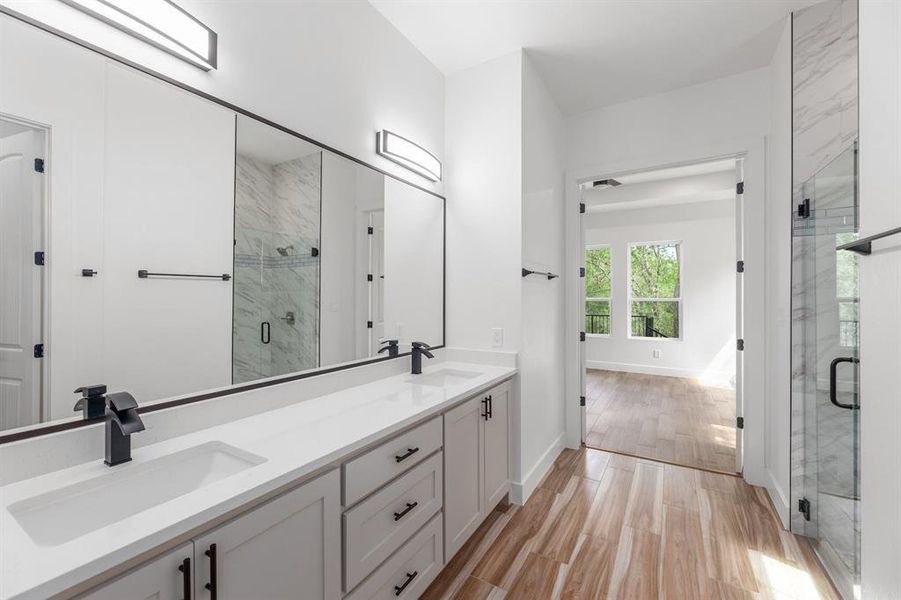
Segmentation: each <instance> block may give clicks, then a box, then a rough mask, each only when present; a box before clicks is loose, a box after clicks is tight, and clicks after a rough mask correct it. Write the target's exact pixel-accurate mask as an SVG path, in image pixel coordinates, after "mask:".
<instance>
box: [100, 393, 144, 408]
mask: <svg viewBox="0 0 901 600" xmlns="http://www.w3.org/2000/svg"><path fill="white" fill-rule="evenodd" d="M106 399H107V401H108V402H109V407H110V408H111V409H113V412H116V413H121V412H125V411H126V410H131V409H134V408H137V407H138V401H137V400H135V397H134V396H132V395H131V394H129V393H128V392H116V393H115V394H110V395H109V396H107V397H106Z"/></svg>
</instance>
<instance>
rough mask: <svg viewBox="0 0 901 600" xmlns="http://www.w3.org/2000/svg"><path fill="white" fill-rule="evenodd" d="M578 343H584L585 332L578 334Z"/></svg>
mask: <svg viewBox="0 0 901 600" xmlns="http://www.w3.org/2000/svg"><path fill="white" fill-rule="evenodd" d="M579 341H580V342H584V341H585V332H584V331H580V332H579Z"/></svg>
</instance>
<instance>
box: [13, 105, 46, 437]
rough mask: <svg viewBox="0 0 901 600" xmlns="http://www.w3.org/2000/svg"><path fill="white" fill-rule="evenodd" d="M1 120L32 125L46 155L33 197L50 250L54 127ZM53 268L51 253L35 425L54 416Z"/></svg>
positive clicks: (43, 271) (43, 279) (16, 119)
mask: <svg viewBox="0 0 901 600" xmlns="http://www.w3.org/2000/svg"><path fill="white" fill-rule="evenodd" d="M0 121H7V122H9V123H14V124H16V125H20V126H22V127H27V128H28V129H31V130H32V132H33V133H34V135H35V140H36V148H35V156H36V157H43V159H44V172H43V173H41V174H40V175H41V176H40V177H39V178H35V179H34V181H35V184H34V186H33V191H32V196H33V199H35V200H37V201H38V203H39V206H40V217H39V218H40V219H41V226H40V233H41V237H42V244H41V245H42V246H43V251H44V252H45V253H46V254H50V214H51V213H50V169H51V168H52V161H51V157H50V127H49V126H48V125H45V124H43V123H38V122H36V121H31V120H29V119H25V118H22V117H17V116H15V115H11V114H9V113H5V112H0ZM38 182H39V184H38ZM52 268H53V261H52V256H50V258H49V259H48V260H47V261H46V263H45V264H44V266H43V267H42V268H41V270H40V277H39V281H40V292H39V293H40V303H41V308H40V311H39V314H40V322H39V324H38V334H39V337H40V340H41V343H43V344H44V348H45V350H44V357H43V358H41V359H35V360H40V361H41V362H40V364H39V365H38V367H39V368H38V371H39V373H40V374H39V376H38V379H37V382H38V419H39V420H38V422H37V423H35V425H39V424H41V423H44V422H45V421H47V420H48V419H50V417H51V415H50V404H51V403H50V399H51V397H52V396H51V390H50V361H51V355H50V354H51V352H50V351H51V350H52V346H51V343H50V342H51V340H50V305H49V302H47V298H49V297H50V291H51V290H50V282H51V281H52V278H51V276H50V274H51V271H50V270H51V269H52Z"/></svg>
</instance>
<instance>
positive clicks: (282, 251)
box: [275, 244, 294, 256]
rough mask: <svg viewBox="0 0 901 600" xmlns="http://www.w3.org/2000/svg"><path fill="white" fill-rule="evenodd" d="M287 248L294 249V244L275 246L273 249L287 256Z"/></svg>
mask: <svg viewBox="0 0 901 600" xmlns="http://www.w3.org/2000/svg"><path fill="white" fill-rule="evenodd" d="M288 250H294V245H293V244H292V245H290V246H285V247H284V248H276V249H275V251H276V252H278V253H279V254H280V255H282V256H288Z"/></svg>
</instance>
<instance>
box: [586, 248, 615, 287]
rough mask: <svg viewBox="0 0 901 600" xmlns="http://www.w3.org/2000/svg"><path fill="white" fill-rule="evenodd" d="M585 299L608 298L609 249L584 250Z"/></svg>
mask: <svg viewBox="0 0 901 600" xmlns="http://www.w3.org/2000/svg"><path fill="white" fill-rule="evenodd" d="M585 297H586V298H609V297H610V248H588V249H586V250H585Z"/></svg>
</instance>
